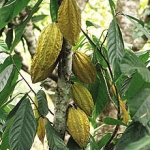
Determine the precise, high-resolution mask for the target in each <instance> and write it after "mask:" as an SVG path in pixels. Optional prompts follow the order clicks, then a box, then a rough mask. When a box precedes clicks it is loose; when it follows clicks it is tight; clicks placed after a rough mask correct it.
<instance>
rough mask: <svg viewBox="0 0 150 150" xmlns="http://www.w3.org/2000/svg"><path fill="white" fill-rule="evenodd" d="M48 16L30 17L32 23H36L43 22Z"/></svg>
mask: <svg viewBox="0 0 150 150" xmlns="http://www.w3.org/2000/svg"><path fill="white" fill-rule="evenodd" d="M47 16H48V15H44V14H43V15H35V16H33V17H32V22H34V23H35V22H38V21H41V20H44V19H45V18H46V17H47Z"/></svg>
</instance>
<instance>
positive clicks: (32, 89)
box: [10, 55, 36, 95]
mask: <svg viewBox="0 0 150 150" xmlns="http://www.w3.org/2000/svg"><path fill="white" fill-rule="evenodd" d="M10 57H11V59H12V62H13V65H14V66H15V67H16V69H17V71H18V73H19V75H20V76H21V77H22V79H23V80H24V81H25V83H26V84H27V85H28V87H29V88H30V90H31V91H32V92H33V93H34V95H36V92H35V91H34V90H33V89H32V87H31V86H30V84H29V83H28V82H27V81H26V79H25V78H24V77H23V75H22V74H21V73H20V71H19V69H18V67H17V66H16V64H15V62H14V59H13V57H12V56H11V55H10Z"/></svg>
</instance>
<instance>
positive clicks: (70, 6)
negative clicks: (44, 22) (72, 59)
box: [58, 0, 81, 45]
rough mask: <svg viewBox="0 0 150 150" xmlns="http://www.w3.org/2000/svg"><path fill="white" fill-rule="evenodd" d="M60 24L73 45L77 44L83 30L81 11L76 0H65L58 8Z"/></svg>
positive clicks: (66, 37) (64, 34) (63, 32)
mask: <svg viewBox="0 0 150 150" xmlns="http://www.w3.org/2000/svg"><path fill="white" fill-rule="evenodd" d="M58 25H59V28H60V30H61V32H62V34H63V36H64V37H65V39H67V40H68V41H69V42H70V43H71V44H72V45H76V43H77V40H78V38H79V34H80V30H81V12H80V9H79V8H78V6H77V4H76V1H75V0H63V2H62V3H61V5H60V7H59V10H58Z"/></svg>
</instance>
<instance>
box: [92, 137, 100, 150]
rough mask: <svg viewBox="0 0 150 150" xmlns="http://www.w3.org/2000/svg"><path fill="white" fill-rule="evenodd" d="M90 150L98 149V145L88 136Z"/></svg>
mask: <svg viewBox="0 0 150 150" xmlns="http://www.w3.org/2000/svg"><path fill="white" fill-rule="evenodd" d="M90 149H97V150H98V149H99V147H98V144H97V143H96V141H95V138H94V136H92V135H90Z"/></svg>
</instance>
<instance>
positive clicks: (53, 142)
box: [45, 118, 69, 150]
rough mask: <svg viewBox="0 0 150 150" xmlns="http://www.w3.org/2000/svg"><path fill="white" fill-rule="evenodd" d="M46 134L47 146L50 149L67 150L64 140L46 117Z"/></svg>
mask: <svg viewBox="0 0 150 150" xmlns="http://www.w3.org/2000/svg"><path fill="white" fill-rule="evenodd" d="M45 122H46V136H47V140H48V145H49V148H50V149H52V150H69V149H68V148H67V147H66V145H65V143H64V141H63V140H62V139H61V138H60V136H59V134H58V133H57V131H56V130H55V129H54V128H53V127H52V126H51V123H50V122H49V120H48V119H47V118H46V119H45Z"/></svg>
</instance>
